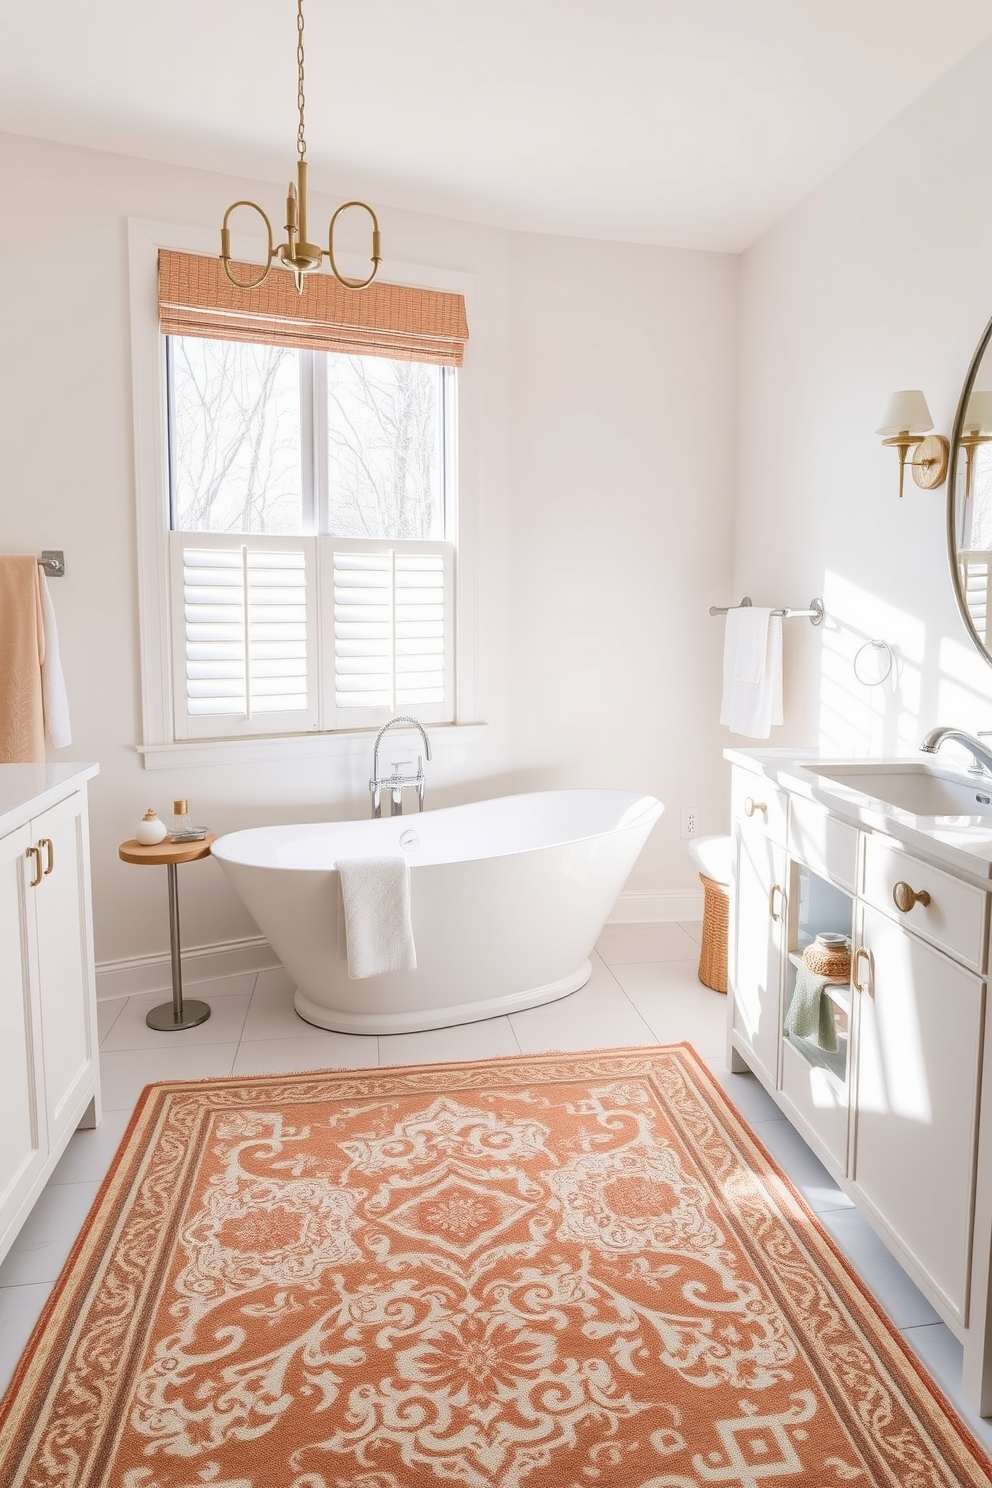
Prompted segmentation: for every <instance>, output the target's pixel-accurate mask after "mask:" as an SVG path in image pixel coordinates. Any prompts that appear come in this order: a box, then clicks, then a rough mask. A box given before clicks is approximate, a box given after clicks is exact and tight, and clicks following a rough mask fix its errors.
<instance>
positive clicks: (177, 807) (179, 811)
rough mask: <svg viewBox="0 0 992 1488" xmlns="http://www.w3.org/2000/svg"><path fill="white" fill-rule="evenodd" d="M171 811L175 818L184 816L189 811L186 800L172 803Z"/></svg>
mask: <svg viewBox="0 0 992 1488" xmlns="http://www.w3.org/2000/svg"><path fill="white" fill-rule="evenodd" d="M172 809H173V811H174V812H175V813H176V815H177V816H185V815H186V813H187V811H188V810H189V802H188V801H187V800H182V801H173V803H172Z"/></svg>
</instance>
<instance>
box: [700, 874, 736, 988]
mask: <svg viewBox="0 0 992 1488" xmlns="http://www.w3.org/2000/svg"><path fill="white" fill-rule="evenodd" d="M699 882H700V883H701V884H702V886H703V938H702V941H701V943H700V946H699V970H698V972H697V976H698V977H699V980H700V981H701V982H702V984H703V986H704V987H712V989H713V991H714V992H726V990H727V918H728V914H729V908H730V890H729V888H728V886H727V885H726V884H722V883H717V882H716V881H715V880H714V879H712V878H706V877H705V875H704V874H702V873H701V874H700V875H699Z"/></svg>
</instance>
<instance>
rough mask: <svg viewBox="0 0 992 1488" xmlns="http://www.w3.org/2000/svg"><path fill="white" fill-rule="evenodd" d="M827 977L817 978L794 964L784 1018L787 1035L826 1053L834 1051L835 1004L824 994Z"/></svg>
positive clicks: (803, 964) (813, 972) (828, 979)
mask: <svg viewBox="0 0 992 1488" xmlns="http://www.w3.org/2000/svg"><path fill="white" fill-rule="evenodd" d="M830 980H831V978H830V977H826V976H817V974H816V972H815V971H810V969H809V967H808V966H807V965H806V964H805V963H804V962H802V961H799V962H798V963H797V965H796V989H795V991H794V992H793V994H792V1001H791V1002H790V1003H789V1011H788V1012H787V1013H786V1015H785V1031H786V1033H792V1034H795V1036H796V1038H801V1039H807V1040H808V1041H809V1042H810V1043H812V1044H816V1045H817V1046H818V1048H820V1049H823V1050H824V1052H825V1053H827V1054H833V1053H835V1052H836V1049H837V1029H836V1026H835V1024H834V1005H833V1001H832V1000H831V998H829V997H827V996H826V995H825V993H824V991H823V989H824V987H825V986H826V985H827V983H828V982H829V981H830Z"/></svg>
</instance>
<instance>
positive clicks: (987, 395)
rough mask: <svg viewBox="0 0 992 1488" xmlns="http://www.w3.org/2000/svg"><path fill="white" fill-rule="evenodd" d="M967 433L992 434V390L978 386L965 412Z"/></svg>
mask: <svg viewBox="0 0 992 1488" xmlns="http://www.w3.org/2000/svg"><path fill="white" fill-rule="evenodd" d="M962 432H963V433H965V434H992V392H985V391H984V390H982V389H980V388H976V389H975V391H974V392H973V393H972V395H971V397H970V398H969V399H968V407H967V408H966V409H965V414H964V429H963V431H962Z"/></svg>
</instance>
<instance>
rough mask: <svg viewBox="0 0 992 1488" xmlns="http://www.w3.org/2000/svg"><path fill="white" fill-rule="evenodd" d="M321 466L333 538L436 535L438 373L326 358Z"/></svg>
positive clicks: (379, 360) (373, 360)
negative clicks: (324, 456)
mask: <svg viewBox="0 0 992 1488" xmlns="http://www.w3.org/2000/svg"><path fill="white" fill-rule="evenodd" d="M327 465H328V505H329V526H330V530H331V531H332V532H334V533H336V534H337V535H338V536H340V537H379V538H383V537H384V538H422V539H423V538H426V539H430V538H437V537H441V536H443V532H442V528H443V520H444V513H443V509H442V507H443V503H442V490H441V369H440V368H439V367H433V366H429V365H426V364H424V363H423V362H393V361H387V360H386V359H385V358H383V357H357V356H330V357H328V367H327Z"/></svg>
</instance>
